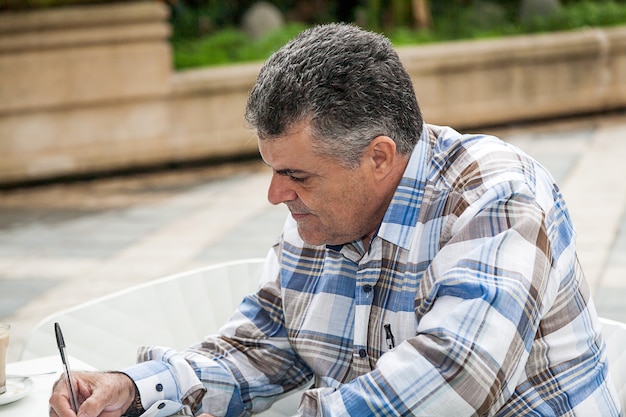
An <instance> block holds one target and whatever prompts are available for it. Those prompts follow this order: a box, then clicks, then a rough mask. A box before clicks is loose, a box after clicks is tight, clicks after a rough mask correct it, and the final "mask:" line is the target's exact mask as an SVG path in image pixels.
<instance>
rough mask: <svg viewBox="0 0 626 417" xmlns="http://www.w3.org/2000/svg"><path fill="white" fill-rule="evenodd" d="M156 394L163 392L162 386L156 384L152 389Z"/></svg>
mask: <svg viewBox="0 0 626 417" xmlns="http://www.w3.org/2000/svg"><path fill="white" fill-rule="evenodd" d="M154 388H155V389H156V390H157V391H158V392H161V391H163V385H162V384H156V387H154Z"/></svg>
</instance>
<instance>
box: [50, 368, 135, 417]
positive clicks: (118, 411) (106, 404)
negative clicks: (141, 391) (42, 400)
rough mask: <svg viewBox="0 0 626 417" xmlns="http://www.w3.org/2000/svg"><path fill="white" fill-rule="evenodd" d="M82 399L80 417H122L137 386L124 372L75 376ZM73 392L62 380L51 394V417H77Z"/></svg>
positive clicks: (89, 373)
mask: <svg viewBox="0 0 626 417" xmlns="http://www.w3.org/2000/svg"><path fill="white" fill-rule="evenodd" d="M72 376H73V378H74V387H75V388H76V396H77V397H78V407H79V409H78V413H77V414H78V416H79V417H120V416H121V415H122V414H123V413H124V412H125V411H126V410H127V409H128V407H130V405H131V403H132V402H133V400H134V398H135V384H134V382H133V381H132V380H131V379H130V378H129V377H128V376H127V375H125V374H122V373H117V372H113V373H102V372H78V371H75V372H73V373H72ZM77 414H75V413H74V410H72V406H71V401H70V391H69V388H68V386H67V383H66V381H65V378H63V377H61V378H60V379H59V380H58V381H57V382H56V383H55V384H54V387H53V388H52V394H51V395H50V417H76V415H77Z"/></svg>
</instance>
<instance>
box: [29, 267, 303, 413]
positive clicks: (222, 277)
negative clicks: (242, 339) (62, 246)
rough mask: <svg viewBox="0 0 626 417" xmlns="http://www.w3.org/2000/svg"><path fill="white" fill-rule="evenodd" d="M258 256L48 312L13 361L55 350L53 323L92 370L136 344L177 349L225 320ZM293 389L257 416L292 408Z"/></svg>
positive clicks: (251, 284) (132, 356)
mask: <svg viewBox="0 0 626 417" xmlns="http://www.w3.org/2000/svg"><path fill="white" fill-rule="evenodd" d="M263 262H264V260H263V259H246V260H240V261H233V262H226V263H222V264H216V265H211V266H207V267H204V268H200V269H195V270H192V271H188V272H183V273H179V274H175V275H171V276H168V277H165V278H161V279H157V280H153V281H149V282H146V283H144V284H140V285H136V286H133V287H130V288H128V289H125V290H122V291H118V292H115V293H113V294H110V295H107V296H104V297H101V298H97V299H94V300H92V301H89V302H86V303H83V304H79V305H77V306H75V307H72V308H69V309H66V310H62V311H59V312H57V313H54V314H52V315H50V316H48V317H46V318H45V319H43V320H42V321H41V322H40V323H38V324H37V326H35V329H34V330H33V331H32V333H31V334H30V336H29V338H28V340H27V341H26V343H25V345H24V348H23V350H22V353H21V360H27V359H34V358H38V357H43V356H50V355H58V350H57V347H56V339H55V334H54V322H59V323H60V325H61V327H62V329H63V336H64V339H65V343H66V345H67V352H68V354H69V355H70V356H73V357H75V358H77V359H79V360H81V361H82V362H84V363H87V364H89V365H91V366H93V367H95V368H97V369H100V370H117V369H120V368H125V367H128V366H130V365H132V364H134V363H135V361H136V352H137V348H138V347H139V346H141V345H160V346H170V347H173V348H176V349H183V348H185V347H186V346H189V345H190V344H192V343H194V342H198V341H200V340H202V339H203V338H204V336H206V335H208V334H211V333H215V332H216V331H217V330H218V329H219V328H220V327H221V326H222V325H223V324H224V323H226V321H227V320H228V319H229V318H230V316H231V315H232V313H233V312H234V311H235V308H236V307H237V305H239V303H240V302H241V300H242V299H243V297H244V296H245V295H247V294H249V293H252V292H254V291H255V290H256V289H257V288H258V285H259V280H260V278H261V272H262V269H263ZM300 395H301V392H296V393H294V394H291V395H288V396H286V397H284V398H282V399H281V400H279V401H277V402H276V403H275V404H274V405H273V406H272V407H271V409H269V410H268V411H266V412H264V413H261V414H259V415H260V416H263V417H279V416H288V415H293V414H295V412H296V409H297V404H298V401H299V397H300Z"/></svg>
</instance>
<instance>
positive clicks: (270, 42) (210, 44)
mask: <svg viewBox="0 0 626 417" xmlns="http://www.w3.org/2000/svg"><path fill="white" fill-rule="evenodd" d="M305 27H306V26H305V25H303V24H299V23H289V24H287V25H286V26H285V27H284V28H282V29H281V30H278V31H275V32H273V33H271V34H269V35H268V36H266V37H264V38H262V39H260V40H258V41H254V40H252V39H251V38H250V37H249V36H248V35H247V34H246V33H244V32H243V31H241V30H238V29H234V28H227V29H223V30H220V31H218V32H215V33H214V34H212V35H209V36H205V37H202V38H200V39H195V40H193V39H174V40H173V41H172V44H173V49H174V62H175V66H176V68H178V69H183V68H189V67H198V66H206V65H222V64H230V63H237V62H249V61H260V60H264V59H265V58H267V57H268V56H269V55H271V54H272V52H274V51H276V50H277V49H278V48H280V47H281V46H282V45H284V44H285V43H286V42H287V41H288V40H289V39H291V38H293V37H294V36H296V35H297V34H298V33H300V32H301V31H302V30H303V29H305Z"/></svg>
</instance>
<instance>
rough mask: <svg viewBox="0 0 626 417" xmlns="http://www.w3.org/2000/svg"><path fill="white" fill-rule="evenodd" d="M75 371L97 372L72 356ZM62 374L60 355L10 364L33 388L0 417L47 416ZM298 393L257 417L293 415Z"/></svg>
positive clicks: (3, 409) (9, 369) (4, 408)
mask: <svg viewBox="0 0 626 417" xmlns="http://www.w3.org/2000/svg"><path fill="white" fill-rule="evenodd" d="M69 365H70V367H71V369H72V370H77V371H95V370H96V369H95V368H94V367H93V366H90V365H88V364H86V363H84V362H82V361H80V360H79V359H76V358H73V357H71V356H70V357H69ZM62 374H63V364H62V362H61V357H60V356H58V355H57V356H46V357H43V358H38V359H31V360H27V361H21V362H13V363H9V364H8V365H7V375H17V376H28V377H30V378H31V379H32V380H33V383H34V386H33V389H32V390H31V391H30V393H29V394H28V395H26V396H25V397H24V398H22V399H20V400H17V401H15V402H12V403H9V404H4V405H0V417H46V416H48V414H49V413H48V408H49V407H48V399H49V398H50V393H51V392H52V385H53V384H54V383H55V381H56V380H57V379H59V377H60V376H61V375H62ZM298 398H299V394H298V395H297V396H288V397H285V398H283V399H282V400H279V401H277V402H276V403H275V404H274V406H273V407H272V408H271V409H270V410H267V411H265V412H264V413H261V414H258V417H286V416H291V415H293V411H294V410H296V409H297V403H298Z"/></svg>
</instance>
